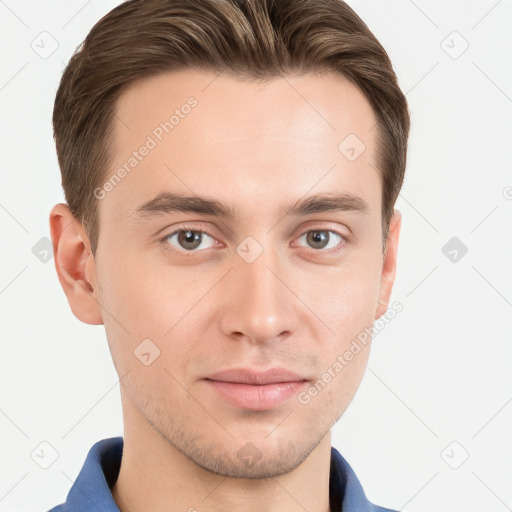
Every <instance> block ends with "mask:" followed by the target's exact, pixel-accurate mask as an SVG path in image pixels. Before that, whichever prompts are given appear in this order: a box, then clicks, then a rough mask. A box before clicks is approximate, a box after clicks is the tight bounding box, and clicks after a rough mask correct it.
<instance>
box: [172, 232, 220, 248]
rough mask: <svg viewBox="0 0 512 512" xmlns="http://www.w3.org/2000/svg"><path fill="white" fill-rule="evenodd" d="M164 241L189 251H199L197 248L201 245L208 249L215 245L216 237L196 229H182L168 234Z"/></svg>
mask: <svg viewBox="0 0 512 512" xmlns="http://www.w3.org/2000/svg"><path fill="white" fill-rule="evenodd" d="M162 241H163V242H164V244H170V245H172V246H173V247H175V248H177V249H178V250H181V251H183V250H184V251H187V252H199V251H196V250H195V249H197V248H198V247H200V248H201V250H202V249H208V248H209V247H213V246H214V245H215V239H214V238H213V237H212V236H210V235H209V234H208V233H206V232H204V231H199V230H196V229H180V230H178V231H175V232H174V233H171V234H170V235H167V236H166V237H164V238H163V240H162ZM176 244H177V245H176ZM205 244H206V245H205ZM201 245H203V247H201Z"/></svg>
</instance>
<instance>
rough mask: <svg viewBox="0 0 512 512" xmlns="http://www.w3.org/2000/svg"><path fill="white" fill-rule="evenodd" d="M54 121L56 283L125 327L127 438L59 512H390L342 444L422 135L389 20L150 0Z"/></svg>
mask: <svg viewBox="0 0 512 512" xmlns="http://www.w3.org/2000/svg"><path fill="white" fill-rule="evenodd" d="M53 120H54V129H55V139H56V145H57V153H58V157H59V164H60V167H61V172H62V183H63V187H64V191H65V194H66V201H67V204H57V205H56V206H55V207H54V208H53V209H52V211H51V214H50V228H51V235H52V240H53V244H54V253H55V265H56V269H57V273H58V277H59V280H60V282H61V285H62V287H63V289H64V292H65V293H66V296H67V298H68V301H69V304H70V307H71V309H72V311H73V313H74V314H75V315H76V317H77V318H78V319H80V320H81V321H83V322H86V323H89V324H104V326H105V330H106V335H107V339H108V344H109V347H110V351H111V354H112V359H113V363H114V365H115V368H116V371H117V373H118V375H119V378H120V390H121V398H122V407H123V422H124V436H123V437H122V438H121V437H119V438H112V439H106V440H102V441H99V442H98V443H96V444H95V445H94V446H93V447H92V448H91V450H90V452H89V455H88V457H87V460H86V462H85V465H84V467H83V469H82V471H81V473H80V475H79V476H78V478H77V480H76V482H75V484H74V485H73V487H72V489H71V491H70V493H69V495H68V497H67V501H66V503H65V504H63V505H59V506H57V507H55V508H54V509H52V510H53V511H55V512H57V511H61V510H62V511H64V510H70V511H71V510H73V511H78V510H101V511H105V512H106V511H108V512H110V511H115V510H121V511H123V512H135V511H137V512H140V511H151V512H159V511H164V510H165V511H167V512H174V511H196V510H197V511H199V512H209V511H225V510H237V511H255V512H256V511H258V512H259V511H296V510H307V511H309V512H326V511H331V512H335V511H336V512H337V511H341V510H343V512H351V511H385V510H389V509H384V508H380V507H377V506H374V505H372V504H371V503H370V502H369V501H368V500H367V499H366V497H365V494H364V492H363V489H362V486H361V484H360V483H359V482H358V480H357V477H356V476H355V474H354V472H353V471H352V469H351V468H350V466H349V464H348V463H347V461H345V459H344V458H343V457H342V456H341V454H340V453H339V452H337V450H336V449H335V448H333V447H332V446H331V431H330V429H331V428H332V426H333V425H334V424H335V423H336V421H337V420H338V419H339V418H340V417H341V415H342V414H343V412H344V411H345V410H346V408H347V407H348V405H349V403H350V401H351V400H352V398H353V396H354V394H355V392H356V390H357V388H358V386H359V383H360V381H361V379H362V376H363V373H364V370H365V367H366V363H367V360H368V355H369V347H370V343H369V342H368V341H365V342H364V343H363V341H362V340H363V339H364V337H362V336H361V333H365V332H371V328H372V326H373V323H374V321H375V320H376V319H378V318H380V317H381V316H383V315H384V314H385V313H386V310H387V308H388V304H389V301H390V294H391V289H392V285H393V281H394V277H395V269H396V256H397V245H398V239H399V232H400V213H399V212H398V211H395V210H394V208H393V206H394V204H395V200H396V198H397V195H398V192H399V190H400V187H401V184H402V181H403V176H404V171H405V163H406V152H407V138H408V133H409V113H408V109H407V103H406V100H405V97H404V95H403V94H402V92H401V91H400V89H399V87H398V85H397V80H396V77H395V74H394V72H393V69H392V66H391V63H390V61H389V59H388V56H387V55H386V52H385V51H384V49H383V48H382V47H381V45H380V44H379V43H378V41H377V40H376V38H375V37H374V36H373V35H372V33H371V32H370V31H369V29H368V28H367V27H366V25H365V24H364V23H363V22H362V21H361V20H360V19H359V18H358V17H357V15H356V14H355V13H354V12H353V11H352V10H351V9H350V8H349V7H348V6H347V5H346V4H344V3H343V2H341V1H339V0H279V1H272V0H200V1H194V2H191V1H188V0H165V1H164V0H154V1H153V0H143V1H142V0H132V1H128V2H125V3H123V4H121V5H120V6H118V7H117V8H115V9H114V10H113V11H111V12H110V13H109V14H107V15H106V16H105V17H104V18H103V19H101V20H100V21H99V22H98V23H97V24H96V25H95V26H94V27H93V29H92V30H91V32H90V33H89V34H88V36H87V38H86V40H85V41H84V44H83V45H82V46H81V48H80V49H79V50H78V51H77V53H76V54H75V55H74V56H73V57H72V58H71V60H70V63H69V65H68V67H67V68H66V70H65V72H64V74H63V77H62V81H61V84H60V87H59V90H58V92H57V96H56V101H55V109H54V119H53ZM354 343H356V345H357V350H354V347H355V346H356V345H354ZM348 352H351V353H352V357H348V356H345V354H347V353H348Z"/></svg>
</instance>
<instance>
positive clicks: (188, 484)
mask: <svg viewBox="0 0 512 512" xmlns="http://www.w3.org/2000/svg"><path fill="white" fill-rule="evenodd" d="M124 425H125V431H124V445H123V457H122V461H121V468H120V471H119V476H118V479H117V481H116V483H115V484H114V486H113V487H112V489H111V490H112V496H113V498H114V500H115V501H116V503H117V505H118V507H119V509H120V510H121V511H122V512H143V511H147V510H151V511H152V512H164V511H165V512H178V511H181V512H183V511H188V512H216V511H219V510H237V511H240V512H261V510H265V511H268V512H274V511H276V512H277V511H279V512H292V511H293V512H296V511H297V512H298V511H301V512H303V511H304V510H308V512H330V508H329V475H330V460H331V433H330V431H329V432H328V433H327V434H326V435H325V436H324V438H323V439H322V440H321V441H320V443H319V444H318V445H317V446H316V447H315V449H314V450H313V451H312V452H311V453H310V454H309V455H308V457H306V459H305V460H304V461H303V462H302V463H301V464H299V466H297V467H296V468H295V469H294V470H292V471H290V472H289V473H286V474H283V475H279V476H277V477H275V478H262V479H258V478H232V477H226V476H222V475H219V474H216V473H213V472H211V471H209V470H207V469H205V468H203V467H201V466H199V465H197V464H196V463H195V462H194V461H192V460H191V459H189V458H188V457H187V456H185V455H184V454H183V453H181V452H180V451H179V450H177V449H176V448H175V447H174V446H173V445H172V444H171V443H170V442H169V441H168V440H167V439H165V438H164V437H162V436H161V435H160V433H158V432H157V431H156V430H155V429H154V427H152V426H151V425H149V424H148V423H147V422H146V421H145V420H144V419H143V418H142V416H140V414H136V413H133V417H130V418H127V417H125V423H124Z"/></svg>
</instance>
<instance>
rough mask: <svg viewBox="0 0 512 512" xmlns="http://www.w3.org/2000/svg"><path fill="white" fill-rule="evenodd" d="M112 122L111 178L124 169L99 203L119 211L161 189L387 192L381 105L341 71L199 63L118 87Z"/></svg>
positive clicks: (251, 195)
mask: <svg viewBox="0 0 512 512" xmlns="http://www.w3.org/2000/svg"><path fill="white" fill-rule="evenodd" d="M113 128H114V130H113V134H114V135H113V144H112V147H111V155H112V162H111V164H112V165H111V167H110V169H109V172H108V173H107V175H106V176H105V181H107V180H108V179H109V177H111V176H113V175H114V174H116V172H117V171H118V170H119V169H121V168H124V169H125V171H126V172H123V173H121V174H122V175H123V176H122V179H121V181H120V182H119V183H118V184H117V183H116V185H115V186H114V187H109V189H110V191H109V193H108V195H107V200H106V201H100V203H101V204H100V209H101V208H104V207H105V204H110V206H111V207H112V209H114V210H115V211H116V212H117V215H118V216H126V215H128V214H129V213H130V207H132V209H133V208H135V207H136V206H137V204H136V203H140V202H141V201H143V200H147V199H150V198H151V197H153V196H154V195H156V193H158V192H161V191H163V190H170V191H176V190H179V191H181V192H188V193H192V194H198V195H212V196H215V197H216V198H219V199H223V198H224V199H226V202H228V203H231V204H232V203H233V201H235V200H236V199H240V201H243V200H252V201H255V200H262V201H268V200H269V199H270V198H271V197H277V196H278V195H280V196H283V197H284V196H287V197H288V199H293V198H294V197H295V198H298V197H300V196H302V195H304V194H306V193H307V191H308V190H309V189H312V188H314V187H317V188H316V190H315V192H322V191H328V190H333V189H337V190H338V191H340V192H345V190H340V187H341V188H343V187H345V188H347V189H351V190H347V192H350V193H354V194H358V195H365V196H366V199H367V202H368V203H370V204H371V203H372V201H378V200H379V199H380V196H379V194H380V183H379V181H380V180H379V178H378V175H377V174H376V172H375V167H376V162H375V135H376V129H375V128H376V118H375V115H374V112H373V110H372V108H371V105H370V104H369V102H368V100H367V99H366V97H365V96H364V94H363V93H362V92H361V91H360V90H359V89H358V88H357V87H356V86H355V85H353V84H352V83H351V82H350V81H349V80H347V79H346V78H344V77H342V76H340V75H337V74H324V75H321V76H320V75H312V74H306V75H302V76H300V75H282V76H281V77H276V78H274V79H272V80H269V81H266V82H264V83H262V82H257V81H251V80H245V81H242V80H241V79H240V78H239V77H235V76H230V75H226V74H215V73H205V72H200V71H195V70H183V71H179V72H168V73H163V74H160V75H157V76H153V77H150V78H146V79H143V80H139V81H136V82H134V83H133V84H131V85H130V86H129V87H128V88H127V89H126V90H125V91H124V92H123V93H122V94H121V96H120V98H119V100H118V102H117V105H116V111H115V115H114V120H113ZM144 148H146V149H144ZM370 184H371V185H372V186H369V185H370ZM372 195H373V196H374V197H371V196H372ZM284 199H285V198H284ZM287 202H289V201H287ZM276 206H280V205H276Z"/></svg>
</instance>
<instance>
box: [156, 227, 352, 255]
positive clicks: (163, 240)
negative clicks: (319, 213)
mask: <svg viewBox="0 0 512 512" xmlns="http://www.w3.org/2000/svg"><path fill="white" fill-rule="evenodd" d="M183 231H192V232H194V233H201V234H205V235H208V236H210V237H211V238H212V239H214V240H215V236H214V235H213V233H212V232H211V231H209V230H208V229H197V228H195V227H193V226H187V225H184V226H182V227H181V228H180V229H177V230H176V231H173V232H172V233H169V234H168V235H165V236H164V237H163V238H161V239H160V242H161V243H162V244H163V247H164V249H165V250H167V251H171V252H173V253H175V254H176V253H179V254H183V255H185V256H186V257H193V256H194V255H195V254H199V253H201V252H203V251H207V250H208V249H211V247H208V248H207V249H201V250H192V251H186V250H185V249H181V250H180V249H178V248H176V247H174V246H172V245H170V244H169V242H168V241H169V239H170V238H171V237H172V236H174V235H177V234H179V233H181V232H183ZM312 232H320V233H321V232H324V233H333V234H335V235H337V236H339V237H340V238H341V241H340V242H339V243H338V244H337V246H336V247H335V248H331V249H327V250H326V249H313V248H311V247H310V248H309V249H310V250H311V251H313V252H315V253H320V254H335V253H337V252H339V251H341V250H342V248H343V247H344V246H345V245H346V244H347V243H348V242H349V240H348V238H347V237H346V236H345V235H342V234H341V233H339V232H338V231H334V230H332V229H309V230H307V231H305V232H304V233H302V234H301V235H300V236H299V238H302V237H304V236H305V235H307V234H308V233H312ZM212 247H213V246H212ZM301 247H303V246H301Z"/></svg>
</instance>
